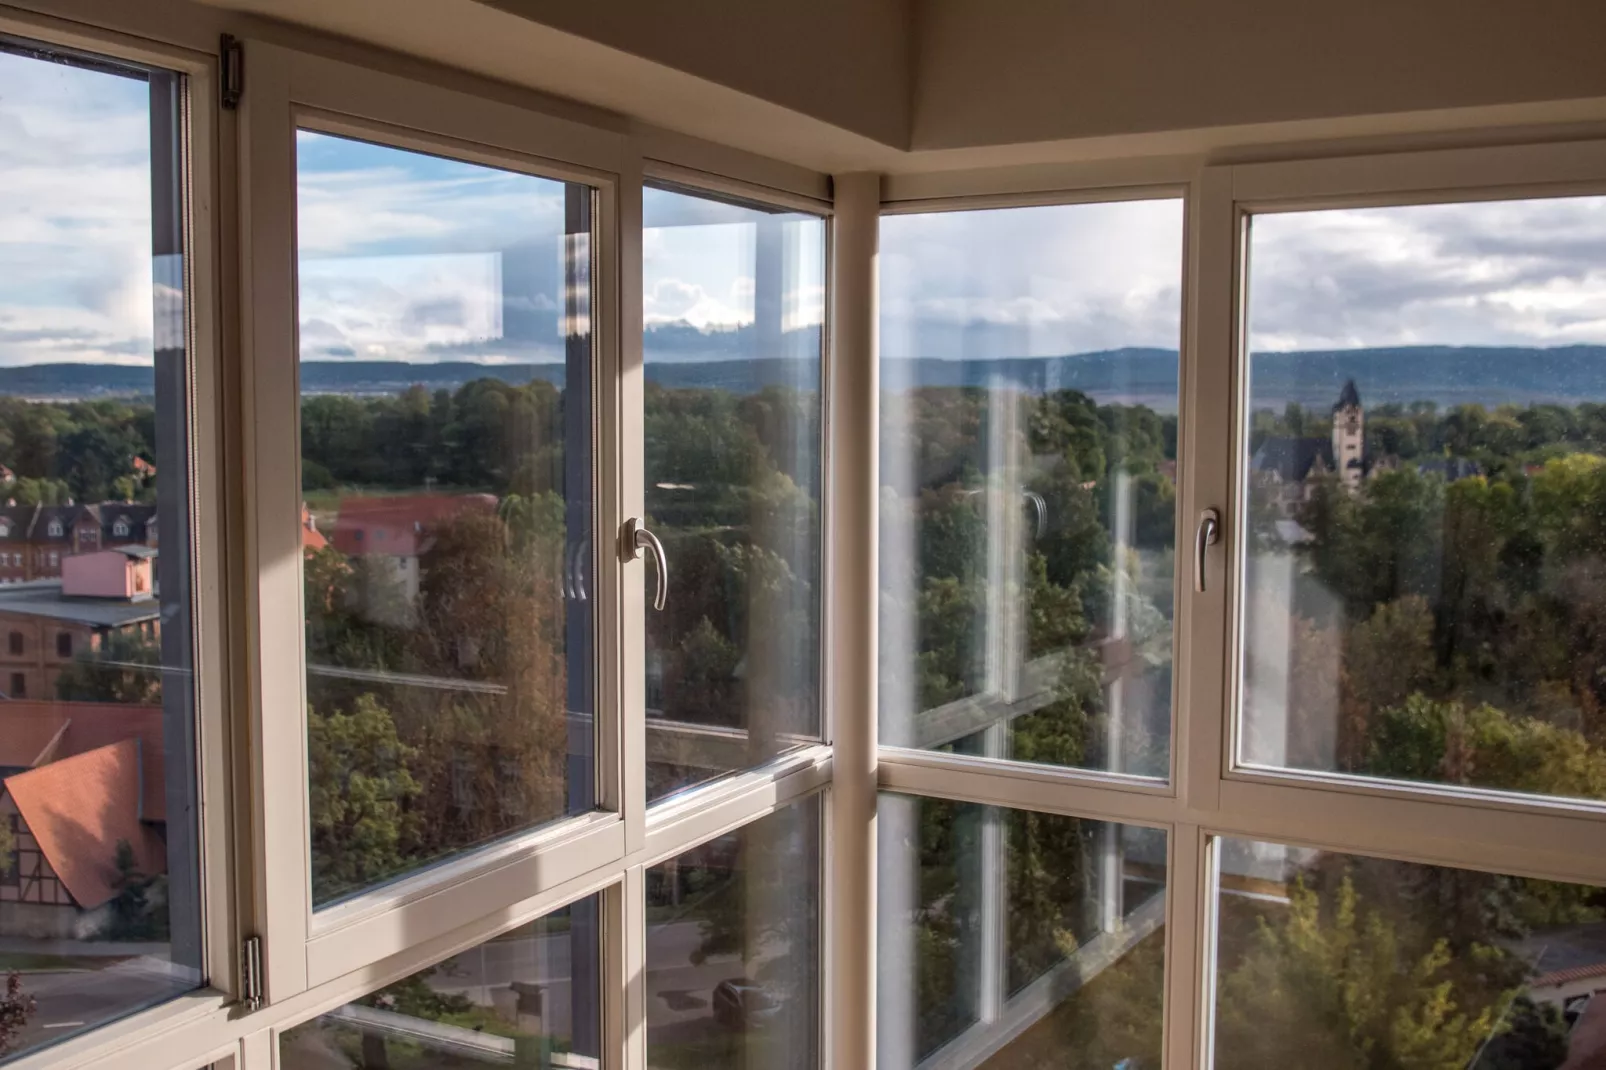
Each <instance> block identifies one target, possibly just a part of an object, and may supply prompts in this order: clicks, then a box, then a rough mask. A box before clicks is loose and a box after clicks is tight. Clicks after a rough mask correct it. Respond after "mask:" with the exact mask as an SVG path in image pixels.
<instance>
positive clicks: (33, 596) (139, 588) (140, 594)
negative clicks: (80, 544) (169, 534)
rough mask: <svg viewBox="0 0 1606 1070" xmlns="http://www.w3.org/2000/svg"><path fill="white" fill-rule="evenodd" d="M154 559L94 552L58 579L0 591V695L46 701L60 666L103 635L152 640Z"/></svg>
mask: <svg viewBox="0 0 1606 1070" xmlns="http://www.w3.org/2000/svg"><path fill="white" fill-rule="evenodd" d="M155 559H156V551H155V550H152V549H149V548H148V547H143V546H125V547H119V548H116V549H112V550H100V551H96V552H94V553H88V554H81V555H77V556H75V557H71V558H68V559H67V561H66V562H65V563H64V572H63V576H62V578H61V579H60V580H29V581H26V582H20V583H15V584H10V585H7V586H4V587H0V694H3V695H5V696H6V697H7V698H11V699H25V698H26V699H36V698H52V697H54V696H55V694H56V680H57V678H58V677H59V676H60V675H61V671H62V669H63V668H65V667H66V666H67V665H69V664H71V663H72V661H73V659H74V658H77V657H79V656H80V655H83V654H85V653H92V652H94V651H97V650H99V649H101V647H102V646H103V644H104V643H105V641H106V638H107V637H108V636H109V635H112V634H114V633H118V632H132V633H134V634H136V635H138V636H140V637H141V638H144V639H146V640H150V641H155V640H156V639H158V638H159V636H160V617H161V611H160V606H159V605H158V603H157V601H156V598H155V583H154V577H153V569H152V566H153V564H154V562H155Z"/></svg>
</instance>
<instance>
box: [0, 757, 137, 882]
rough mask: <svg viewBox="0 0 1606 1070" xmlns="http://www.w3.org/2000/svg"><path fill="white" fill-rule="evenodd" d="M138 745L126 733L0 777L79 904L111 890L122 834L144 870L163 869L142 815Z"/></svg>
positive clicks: (44, 852)
mask: <svg viewBox="0 0 1606 1070" xmlns="http://www.w3.org/2000/svg"><path fill="white" fill-rule="evenodd" d="M140 750H141V741H140V740H138V739H124V740H122V741H120V742H118V743H112V744H108V745H107V746H104V747H98V748H96V749H95V750H91V751H86V752H84V753H82V754H75V755H73V756H72V757H71V758H63V759H61V760H60V761H56V762H51V763H50V764H48V765H42V766H40V767H39V768H37V769H31V770H29V771H28V772H26V773H18V774H16V775H15V776H10V777H7V778H6V780H5V786H6V790H7V791H8V792H10V794H11V798H12V801H13V802H15V803H16V806H17V811H18V812H19V813H20V814H21V815H22V818H23V820H24V821H26V822H27V823H28V831H29V832H30V833H32V834H33V837H34V839H36V840H37V841H38V842H39V850H40V852H41V853H42V854H43V855H44V856H45V859H46V861H48V862H49V863H50V868H51V869H53V870H55V872H56V876H57V877H59V878H60V879H61V883H62V884H63V885H65V886H66V888H67V891H68V892H69V893H70V894H71V895H72V897H73V900H74V901H75V902H76V903H77V904H78V905H79V906H80V907H81V908H83V909H85V910H92V909H94V908H95V907H98V906H100V905H101V904H102V903H104V902H106V901H107V900H109V899H111V898H113V897H114V896H116V895H117V881H118V876H119V874H118V872H117V845H118V844H119V843H120V842H122V841H125V840H126V841H127V842H128V845H129V846H130V847H131V848H132V849H133V852H134V860H135V863H136V865H137V867H138V869H139V872H140V873H142V874H143V875H145V876H147V877H151V876H155V875H156V874H158V873H163V872H165V871H166V870H167V852H166V850H165V849H164V847H163V845H162V840H161V837H160V836H159V835H158V834H157V833H156V830H155V829H153V828H152V827H151V826H150V825H148V824H146V823H145V822H143V821H141V820H140V794H141V785H140V781H141V779H142V776H141V769H140Z"/></svg>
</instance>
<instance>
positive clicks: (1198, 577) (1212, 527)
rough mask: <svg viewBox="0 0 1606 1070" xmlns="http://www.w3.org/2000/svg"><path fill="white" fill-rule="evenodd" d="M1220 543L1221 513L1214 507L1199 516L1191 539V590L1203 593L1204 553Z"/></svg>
mask: <svg viewBox="0 0 1606 1070" xmlns="http://www.w3.org/2000/svg"><path fill="white" fill-rule="evenodd" d="M1220 541H1221V511H1220V510H1219V509H1216V508H1214V507H1212V508H1209V509H1206V510H1205V511H1204V512H1202V513H1200V514H1199V530H1198V531H1197V532H1195V533H1194V537H1193V589H1194V590H1195V591H1198V592H1199V593H1200V594H1204V593H1205V551H1206V550H1207V549H1208V548H1209V547H1212V546H1214V545H1215V544H1216V543H1218V542H1220Z"/></svg>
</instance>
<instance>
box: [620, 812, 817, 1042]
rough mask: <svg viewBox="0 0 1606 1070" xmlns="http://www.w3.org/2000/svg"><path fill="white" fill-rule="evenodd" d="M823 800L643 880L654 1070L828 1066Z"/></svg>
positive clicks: (773, 818) (710, 844) (773, 817)
mask: <svg viewBox="0 0 1606 1070" xmlns="http://www.w3.org/2000/svg"><path fill="white" fill-rule="evenodd" d="M819 978H820V800H819V797H818V796H814V797H811V798H808V799H805V800H803V801H802V802H798V803H794V804H793V805H791V806H788V807H787V808H786V809H784V810H780V811H777V812H776V813H774V814H771V815H770V816H769V817H766V818H763V819H761V820H758V821H755V822H753V823H752V824H751V825H747V826H745V827H743V828H741V829H738V830H737V831H735V832H732V833H730V834H728V835H726V836H721V837H720V838H719V839H716V840H712V841H710V842H708V843H705V844H702V845H701V846H699V847H694V848H693V849H691V850H690V851H687V852H686V853H685V854H682V855H680V856H679V857H676V858H673V859H671V860H669V861H668V862H664V863H662V864H661V865H657V866H654V867H652V868H651V869H649V870H648V871H647V1065H648V1066H649V1067H651V1068H652V1070H723V1068H727V1067H728V1068H731V1070H747V1068H749V1067H753V1068H756V1067H764V1068H765V1070H808V1068H812V1067H817V1066H819V1065H820V980H819Z"/></svg>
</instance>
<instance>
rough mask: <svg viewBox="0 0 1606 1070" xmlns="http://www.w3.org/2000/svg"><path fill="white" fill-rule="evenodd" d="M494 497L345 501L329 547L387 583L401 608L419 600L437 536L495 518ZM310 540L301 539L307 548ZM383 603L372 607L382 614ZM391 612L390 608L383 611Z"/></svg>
mask: <svg viewBox="0 0 1606 1070" xmlns="http://www.w3.org/2000/svg"><path fill="white" fill-rule="evenodd" d="M495 512H496V498H495V497H494V496H493V495H490V494H415V495H399V496H396V497H390V498H346V499H344V500H342V501H341V503H340V512H339V514H338V515H337V516H336V518H335V529H334V531H333V533H332V534H331V536H330V540H329V541H330V544H331V545H332V546H334V548H335V549H336V550H339V551H340V552H341V553H343V554H345V555H346V556H347V557H349V558H351V559H352V560H353V562H361V563H363V564H364V565H365V566H366V567H367V568H368V569H370V570H372V571H373V572H376V573H377V574H378V575H379V576H380V577H383V578H384V579H386V580H388V581H389V583H390V584H391V585H392V587H393V589H394V590H396V591H397V592H398V593H399V594H400V595H401V599H400V602H401V605H403V606H411V605H412V603H413V602H414V601H415V600H416V599H417V598H418V591H419V581H420V578H421V575H422V574H421V572H420V566H419V560H420V558H422V557H423V555H424V554H425V553H427V552H428V550H429V548H430V547H431V546H432V545H433V544H434V538H433V537H434V533H435V532H436V530H437V529H439V528H440V527H441V526H442V525H444V524H446V523H448V522H450V521H451V520H453V519H455V518H456V517H459V516H463V515H466V514H473V513H478V514H481V515H486V516H489V515H493V514H494V513H495ZM305 541H306V536H305V535H304V536H303V544H305ZM379 607H380V603H379V602H377V601H374V602H371V603H370V605H369V609H370V610H372V611H375V612H378V611H379ZM385 612H387V613H389V612H392V610H389V609H387V610H385Z"/></svg>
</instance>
